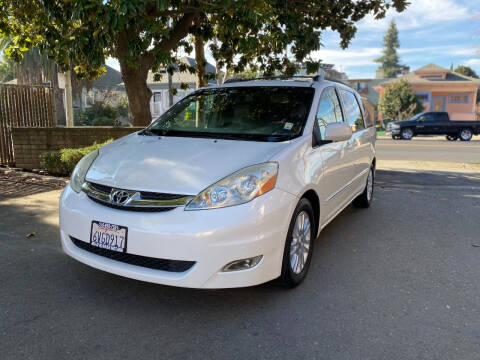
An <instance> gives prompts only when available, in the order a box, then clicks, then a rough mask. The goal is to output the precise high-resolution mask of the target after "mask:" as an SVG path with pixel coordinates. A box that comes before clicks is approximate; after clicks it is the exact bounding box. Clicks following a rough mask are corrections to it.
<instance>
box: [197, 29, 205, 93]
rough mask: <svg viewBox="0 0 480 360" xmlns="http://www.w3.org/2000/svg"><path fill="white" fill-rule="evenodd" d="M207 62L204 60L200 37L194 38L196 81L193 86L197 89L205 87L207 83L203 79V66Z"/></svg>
mask: <svg viewBox="0 0 480 360" xmlns="http://www.w3.org/2000/svg"><path fill="white" fill-rule="evenodd" d="M206 63H207V61H206V60H205V49H204V47H203V38H202V37H201V36H198V35H197V36H195V68H196V79H195V86H196V88H197V89H199V88H201V87H204V86H207V81H206V79H205V74H206V71H205V65H206Z"/></svg>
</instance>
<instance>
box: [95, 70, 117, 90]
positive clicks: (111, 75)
mask: <svg viewBox="0 0 480 360" xmlns="http://www.w3.org/2000/svg"><path fill="white" fill-rule="evenodd" d="M105 67H106V68H107V72H106V73H105V74H103V75H102V76H100V77H99V78H98V79H96V80H95V81H94V82H93V84H92V87H93V88H113V87H116V86H117V85H118V84H120V83H121V82H122V81H123V79H122V74H121V73H120V71H117V70H115V69H114V68H112V67H110V66H108V65H105Z"/></svg>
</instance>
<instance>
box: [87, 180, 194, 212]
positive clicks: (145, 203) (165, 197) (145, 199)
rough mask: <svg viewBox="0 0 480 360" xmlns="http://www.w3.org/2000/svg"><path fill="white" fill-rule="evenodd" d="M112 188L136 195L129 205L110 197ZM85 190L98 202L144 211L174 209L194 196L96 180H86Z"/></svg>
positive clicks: (116, 207) (122, 208) (183, 204)
mask: <svg viewBox="0 0 480 360" xmlns="http://www.w3.org/2000/svg"><path fill="white" fill-rule="evenodd" d="M112 190H125V191H127V192H130V193H131V194H136V195H134V196H135V197H134V198H133V199H131V200H129V202H128V204H127V205H124V204H117V203H114V202H113V201H112V200H111V199H110V194H111V193H112ZM83 191H84V192H85V193H86V194H87V195H88V197H89V198H90V199H91V200H93V201H95V202H96V203H98V204H101V205H104V206H108V207H110V208H114V209H119V210H128V211H143V212H163V211H169V210H173V209H175V208H176V207H180V206H185V204H186V203H187V202H188V201H189V200H190V199H191V198H192V196H189V195H182V194H166V193H157V192H150V191H136V190H126V189H118V188H114V187H112V186H108V185H102V184H98V183H94V182H86V183H85V184H84V186H83ZM132 196H133V195H132Z"/></svg>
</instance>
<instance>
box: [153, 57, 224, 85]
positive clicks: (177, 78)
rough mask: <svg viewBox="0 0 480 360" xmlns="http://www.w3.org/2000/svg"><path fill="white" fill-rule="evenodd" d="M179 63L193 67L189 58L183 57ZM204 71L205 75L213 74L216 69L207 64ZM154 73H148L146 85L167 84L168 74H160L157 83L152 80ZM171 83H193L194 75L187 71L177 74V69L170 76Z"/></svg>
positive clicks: (193, 64)
mask: <svg viewBox="0 0 480 360" xmlns="http://www.w3.org/2000/svg"><path fill="white" fill-rule="evenodd" d="M180 61H181V62H183V63H184V64H186V65H187V66H192V67H195V59H193V58H191V57H187V56H185V57H183V58H181V59H180ZM205 70H206V72H207V74H215V73H216V68H215V66H213V65H212V64H210V63H208V62H207V64H206V65H205ZM154 76H155V73H153V72H152V71H149V73H148V77H147V84H161V83H168V74H167V73H166V72H165V73H164V74H162V77H161V79H160V80H159V81H155V80H154ZM172 81H173V82H174V83H195V74H191V73H190V72H189V71H184V72H179V71H178V67H177V70H176V71H175V72H174V73H173V75H172Z"/></svg>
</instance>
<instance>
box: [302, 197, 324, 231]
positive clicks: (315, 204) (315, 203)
mask: <svg viewBox="0 0 480 360" xmlns="http://www.w3.org/2000/svg"><path fill="white" fill-rule="evenodd" d="M300 199H307V200H308V201H310V205H312V208H313V215H314V216H315V234H317V236H318V230H319V228H320V198H319V197H318V195H317V192H316V191H315V190H313V189H309V190H307V191H305V192H304V193H303V195H302V196H301V198H300Z"/></svg>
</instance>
